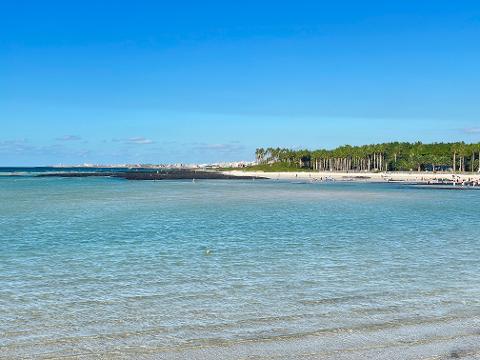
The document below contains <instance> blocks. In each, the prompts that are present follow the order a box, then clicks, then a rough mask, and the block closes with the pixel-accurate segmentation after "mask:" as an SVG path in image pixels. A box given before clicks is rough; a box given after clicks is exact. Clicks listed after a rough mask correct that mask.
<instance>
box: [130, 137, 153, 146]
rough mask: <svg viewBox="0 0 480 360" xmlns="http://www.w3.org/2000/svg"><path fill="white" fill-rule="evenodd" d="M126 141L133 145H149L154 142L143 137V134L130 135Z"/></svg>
mask: <svg viewBox="0 0 480 360" xmlns="http://www.w3.org/2000/svg"><path fill="white" fill-rule="evenodd" d="M126 142H127V143H128V144H135V145H149V144H153V143H154V141H153V140H152V139H147V138H144V137H143V136H138V137H131V138H129V139H127V141H126Z"/></svg>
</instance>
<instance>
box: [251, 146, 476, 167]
mask: <svg viewBox="0 0 480 360" xmlns="http://www.w3.org/2000/svg"><path fill="white" fill-rule="evenodd" d="M479 157H480V143H477V144H465V143H464V142H456V143H433V144H423V143H421V142H416V143H407V142H392V143H383V144H371V145H362V146H351V145H344V146H340V147H338V148H336V149H332V150H326V149H319V150H314V151H311V150H306V149H302V150H292V149H286V148H267V149H264V148H259V149H257V150H256V159H257V163H258V165H256V166H252V167H249V168H248V169H247V170H263V171H298V170H309V169H310V170H311V169H313V170H331V171H385V170H389V171H411V170H415V171H416V170H418V171H422V170H434V169H435V170H437V171H438V170H453V169H455V170H456V171H478V166H479V160H478V159H479Z"/></svg>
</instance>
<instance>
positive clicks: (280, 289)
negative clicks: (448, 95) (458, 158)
mask: <svg viewBox="0 0 480 360" xmlns="http://www.w3.org/2000/svg"><path fill="white" fill-rule="evenodd" d="M479 204H480V191H445V190H431V189H416V188H409V187H402V186H399V185H392V184H359V183H331V184H330V183H329V184H295V183H288V182H275V181H203V182H202V181H198V182H196V183H191V182H180V181H179V182H129V181H124V180H115V179H102V178H95V179H93V178H83V179H82V178H78V179H60V178H42V179H40V178H39V179H35V178H30V177H19V178H10V177H4V178H0V357H2V356H3V357H5V358H15V357H21V356H27V357H34V358H40V357H47V356H51V357H54V356H57V355H62V356H68V355H81V354H83V355H85V354H99V353H103V354H105V356H107V357H108V356H109V355H110V356H113V357H114V355H115V354H117V355H118V354H130V355H131V356H132V357H135V356H136V354H137V355H139V354H147V353H151V352H158V353H160V354H161V353H162V352H168V351H170V350H172V349H175V350H179V349H187V348H191V347H194V348H198V347H207V346H218V345H221V346H224V345H229V344H238V343H243V342H244V341H246V340H252V341H259V340H262V339H263V340H265V339H272V340H276V341H282V339H290V338H302V337H305V336H309V335H315V336H322V334H333V333H341V332H352V331H354V332H360V333H361V332H362V331H369V330H371V329H389V328H392V329H393V328H398V327H402V326H410V325H427V324H432V322H433V323H435V324H441V323H442V322H447V321H451V320H452V319H453V320H455V319H457V320H459V321H462V319H472V318H474V317H476V316H478V315H479V314H480V270H479V269H480V268H479V265H478V264H479V259H480V240H479V239H480V236H479V234H480V212H479Z"/></svg>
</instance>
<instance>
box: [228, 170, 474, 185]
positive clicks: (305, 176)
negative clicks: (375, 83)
mask: <svg viewBox="0 0 480 360" xmlns="http://www.w3.org/2000/svg"><path fill="white" fill-rule="evenodd" d="M223 174H225V175H233V176H246V175H250V176H255V177H264V178H268V179H270V180H294V181H295V180H304V181H350V182H380V183H384V182H402V183H416V184H425V185H428V184H435V183H439V182H440V181H442V180H443V181H445V182H446V183H447V184H448V183H450V184H451V183H452V182H453V180H455V181H456V183H459V184H461V183H462V182H464V181H465V182H468V181H473V182H480V173H475V174H473V173H472V174H465V173H464V174H455V173H452V172H449V173H431V172H420V173H419V172H411V173H407V172H362V173H352V172H350V173H349V172H330V171H322V172H316V171H308V172H307V171H298V172H264V171H245V170H230V171H224V172H223Z"/></svg>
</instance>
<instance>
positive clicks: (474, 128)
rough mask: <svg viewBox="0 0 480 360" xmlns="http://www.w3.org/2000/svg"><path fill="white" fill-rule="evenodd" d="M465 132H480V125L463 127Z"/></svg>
mask: <svg viewBox="0 0 480 360" xmlns="http://www.w3.org/2000/svg"><path fill="white" fill-rule="evenodd" d="M462 131H463V132H464V133H465V134H480V127H470V128H465V129H462Z"/></svg>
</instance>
